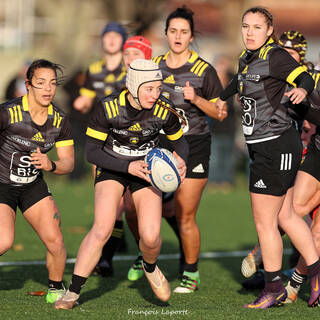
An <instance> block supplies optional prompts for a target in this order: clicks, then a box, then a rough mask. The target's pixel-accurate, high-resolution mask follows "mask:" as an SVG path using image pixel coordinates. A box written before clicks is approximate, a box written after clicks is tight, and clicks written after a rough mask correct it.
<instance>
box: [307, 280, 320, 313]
mask: <svg viewBox="0 0 320 320" xmlns="http://www.w3.org/2000/svg"><path fill="white" fill-rule="evenodd" d="M310 287H311V292H310V299H309V302H308V307H317V306H318V305H319V298H320V275H319V274H317V275H315V276H313V277H312V278H311V279H310Z"/></svg>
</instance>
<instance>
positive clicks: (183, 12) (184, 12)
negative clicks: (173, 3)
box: [165, 5, 194, 36]
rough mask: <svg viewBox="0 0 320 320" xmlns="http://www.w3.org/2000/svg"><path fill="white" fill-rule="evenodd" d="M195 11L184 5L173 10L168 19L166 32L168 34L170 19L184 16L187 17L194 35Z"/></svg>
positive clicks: (183, 17)
mask: <svg viewBox="0 0 320 320" xmlns="http://www.w3.org/2000/svg"><path fill="white" fill-rule="evenodd" d="M193 14H194V13H193V11H191V10H190V9H189V8H188V7H187V6H185V5H183V6H182V7H180V8H177V9H176V10H174V11H172V12H171V13H170V14H169V15H168V17H167V20H166V29H165V34H167V31H168V28H169V24H170V21H171V20H172V19H175V18H182V19H185V20H187V21H188V22H189V25H190V30H191V34H192V36H193V35H194V23H193Z"/></svg>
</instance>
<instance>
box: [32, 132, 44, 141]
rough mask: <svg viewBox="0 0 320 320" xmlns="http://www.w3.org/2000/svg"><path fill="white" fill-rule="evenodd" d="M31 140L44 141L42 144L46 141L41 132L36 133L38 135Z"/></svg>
mask: <svg viewBox="0 0 320 320" xmlns="http://www.w3.org/2000/svg"><path fill="white" fill-rule="evenodd" d="M31 140H34V141H42V142H43V141H44V139H43V137H42V134H41V132H38V133H36V134H35V135H34V136H33V137H32V138H31Z"/></svg>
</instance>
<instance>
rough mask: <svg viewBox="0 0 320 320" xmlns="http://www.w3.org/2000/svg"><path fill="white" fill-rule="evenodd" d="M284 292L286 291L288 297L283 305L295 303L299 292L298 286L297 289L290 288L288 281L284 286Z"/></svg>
mask: <svg viewBox="0 0 320 320" xmlns="http://www.w3.org/2000/svg"><path fill="white" fill-rule="evenodd" d="M286 290H287V294H288V297H287V299H286V301H285V302H284V303H292V302H296V301H297V299H298V293H299V290H300V286H299V287H298V288H295V287H293V286H291V284H290V281H289V282H288V284H287V286H286Z"/></svg>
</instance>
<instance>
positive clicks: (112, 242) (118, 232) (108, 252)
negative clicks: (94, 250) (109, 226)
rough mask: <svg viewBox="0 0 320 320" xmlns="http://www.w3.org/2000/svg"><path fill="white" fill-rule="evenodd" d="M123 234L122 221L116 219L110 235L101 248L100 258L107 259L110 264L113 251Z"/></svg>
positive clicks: (117, 246) (116, 248)
mask: <svg viewBox="0 0 320 320" xmlns="http://www.w3.org/2000/svg"><path fill="white" fill-rule="evenodd" d="M122 234H123V222H122V221H119V220H116V223H115V225H114V228H113V231H112V234H111V237H110V238H109V240H108V241H107V243H106V244H105V245H104V247H103V249H102V258H103V259H105V260H107V261H108V262H109V263H110V264H111V261H112V258H113V256H114V254H115V252H116V251H117V250H118V248H119V246H120V244H121V238H122Z"/></svg>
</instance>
